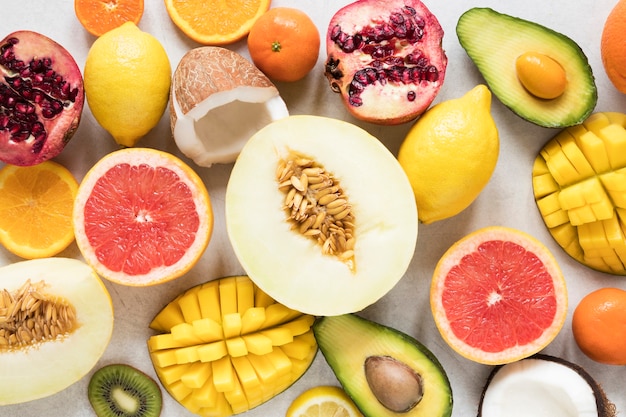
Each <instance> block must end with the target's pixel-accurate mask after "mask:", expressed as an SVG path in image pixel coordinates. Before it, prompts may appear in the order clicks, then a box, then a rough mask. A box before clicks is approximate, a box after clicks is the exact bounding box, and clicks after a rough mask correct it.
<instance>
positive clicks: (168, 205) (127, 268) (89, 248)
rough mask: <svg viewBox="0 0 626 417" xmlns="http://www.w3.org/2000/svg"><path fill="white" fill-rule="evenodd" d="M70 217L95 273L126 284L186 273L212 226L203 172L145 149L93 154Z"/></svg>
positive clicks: (159, 281)
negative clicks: (95, 157) (98, 157)
mask: <svg viewBox="0 0 626 417" xmlns="http://www.w3.org/2000/svg"><path fill="white" fill-rule="evenodd" d="M73 218H74V229H75V231H74V232H75V234H76V243H77V245H78V248H79V249H80V251H81V253H82V255H83V257H84V258H85V261H86V262H87V263H88V264H90V265H91V266H92V267H93V268H94V269H95V270H96V271H97V272H98V273H99V274H100V276H102V277H104V278H106V279H108V280H110V281H112V282H116V283H118V284H123V285H130V286H145V285H154V284H159V283H163V282H166V281H169V280H172V279H174V278H178V277H180V276H181V275H183V274H185V273H186V272H187V271H189V270H190V269H191V268H192V267H193V266H194V265H195V264H196V263H197V261H198V260H199V258H200V256H201V255H202V254H203V253H204V251H205V249H206V247H207V245H208V243H209V239H210V237H211V233H212V231H213V211H212V207H211V201H210V198H209V194H208V191H207V189H206V187H205V185H204V183H203V182H202V179H201V178H200V177H199V176H198V175H197V174H196V173H195V171H193V170H192V169H191V168H190V167H189V166H188V165H187V164H185V163H184V162H183V161H182V160H180V159H179V158H177V157H175V156H174V155H171V154H169V153H167V152H163V151H158V150H154V149H147V148H126V149H122V150H119V151H115V152H112V153H110V154H108V155H106V156H105V157H103V158H102V159H101V160H100V161H98V162H97V163H96V164H95V165H94V166H93V167H92V168H91V169H90V170H89V172H87V174H86V175H85V178H84V179H83V180H82V181H81V183H80V186H79V187H78V193H77V196H76V202H75V205H74V214H73Z"/></svg>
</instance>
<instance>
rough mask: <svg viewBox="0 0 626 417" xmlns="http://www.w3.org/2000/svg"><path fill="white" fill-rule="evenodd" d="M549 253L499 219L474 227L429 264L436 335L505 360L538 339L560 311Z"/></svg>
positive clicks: (555, 325) (541, 343) (563, 293)
mask: <svg viewBox="0 0 626 417" xmlns="http://www.w3.org/2000/svg"><path fill="white" fill-rule="evenodd" d="M567 301H568V297H567V288H566V284H565V279H564V278H563V275H562V273H561V269H560V267H559V266H558V264H557V262H556V260H555V259H554V257H553V256H552V254H551V253H550V251H549V250H548V248H546V247H545V246H544V245H543V244H542V243H541V242H539V241H538V240H537V239H535V238H534V237H532V236H530V235H528V234H526V233H524V232H521V231H518V230H515V229H510V228H506V227H499V226H492V227H486V228H483V229H480V230H477V231H475V232H473V233H471V234H469V235H467V236H466V237H464V238H462V239H461V240H459V241H458V242H456V243H455V244H454V245H452V246H451V247H450V248H449V249H448V250H447V251H446V253H445V254H444V255H443V256H442V257H441V259H440V260H439V263H438V264H437V266H436V268H435V272H434V275H433V280H432V283H431V289H430V303H431V310H432V313H433V317H434V319H435V324H436V325H437V328H438V329H439V332H440V333H441V335H442V337H443V338H444V340H445V341H446V342H447V343H448V344H449V345H450V347H451V348H452V349H453V350H455V351H456V352H457V353H459V354H460V355H461V356H463V357H465V358H467V359H470V360H473V361H475V362H479V363H483V364H488V365H497V364H505V363H510V362H513V361H516V360H519V359H522V358H525V357H528V356H530V355H532V354H534V353H537V352H539V351H540V350H542V349H543V348H544V347H546V346H547V345H548V344H549V343H550V342H552V340H553V339H554V338H555V337H556V336H557V334H558V333H559V331H560V330H561V328H562V327H563V324H564V323H565V318H566V316H567Z"/></svg>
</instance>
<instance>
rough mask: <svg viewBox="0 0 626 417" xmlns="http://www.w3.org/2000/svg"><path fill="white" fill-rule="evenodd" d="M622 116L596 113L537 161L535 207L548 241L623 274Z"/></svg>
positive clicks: (625, 185)
mask: <svg viewBox="0 0 626 417" xmlns="http://www.w3.org/2000/svg"><path fill="white" fill-rule="evenodd" d="M625 155H626V115H624V114H622V113H616V112H600V113H594V114H592V115H591V116H589V117H588V118H587V119H585V121H584V122H583V123H582V124H580V125H577V126H574V127H570V128H566V129H564V130H562V131H561V132H559V133H558V134H557V135H555V136H554V137H553V138H552V139H551V140H550V141H548V143H546V144H545V145H544V147H543V149H542V150H541V151H540V152H539V155H537V157H536V158H535V162H534V165H533V171H532V181H533V193H534V197H535V201H536V202H537V207H538V209H539V211H540V213H541V216H542V217H543V220H544V223H545V225H546V227H547V228H548V230H549V231H550V234H551V235H552V237H553V238H554V239H555V240H556V241H557V243H558V244H559V245H560V246H561V247H562V248H563V249H564V250H565V252H567V254H569V255H570V256H571V257H572V258H574V259H576V260H577V261H579V262H580V263H582V264H584V265H587V266H589V267H590V268H593V269H596V270H599V271H602V272H606V273H610V274H615V275H626V232H625V230H626V156H625Z"/></svg>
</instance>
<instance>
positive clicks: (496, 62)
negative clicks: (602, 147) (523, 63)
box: [456, 8, 598, 127]
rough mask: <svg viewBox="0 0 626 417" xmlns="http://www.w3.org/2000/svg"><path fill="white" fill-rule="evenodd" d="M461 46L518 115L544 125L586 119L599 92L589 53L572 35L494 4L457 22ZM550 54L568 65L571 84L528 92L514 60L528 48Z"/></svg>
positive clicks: (561, 63) (492, 87)
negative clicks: (551, 91)
mask: <svg viewBox="0 0 626 417" xmlns="http://www.w3.org/2000/svg"><path fill="white" fill-rule="evenodd" d="M456 32H457V35H458V38H459V41H460V43H461V46H462V47H463V48H464V49H465V50H466V52H467V53H468V55H469V56H470V58H471V59H472V61H473V62H474V63H475V65H476V66H477V68H478V70H479V71H480V72H481V74H482V75H483V77H484V78H485V81H486V82H487V84H488V85H489V88H490V89H491V91H492V92H493V94H494V95H495V96H496V97H497V98H498V99H499V100H500V101H502V103H503V104H505V105H506V106H507V107H509V108H510V109H511V110H512V111H513V112H515V113H516V114H517V115H518V116H520V117H522V118H524V119H526V120H528V121H530V122H532V123H535V124H537V125H539V126H544V127H565V126H572V125H576V124H578V123H580V122H582V121H583V120H584V119H585V118H586V117H588V116H589V115H590V114H591V112H592V111H593V109H594V107H595V105H596V102H597V99H598V96H597V89H596V85H595V80H594V77H593V74H592V70H591V67H590V65H589V63H588V60H587V57H586V56H585V54H584V53H583V51H582V50H581V49H580V47H579V46H578V45H577V44H576V43H575V42H574V41H573V40H571V39H570V38H568V37H567V36H565V35H563V34H560V33H557V32H555V31H554V30H551V29H549V28H546V27H544V26H541V25H539V24H537V23H534V22H529V21H526V20H523V19H520V18H517V17H513V16H508V15H505V14H501V13H498V12H496V11H494V10H492V9H489V8H472V9H470V10H468V11H466V12H465V13H464V14H463V15H461V17H460V18H459V21H458V23H457V27H456ZM527 52H531V53H534V54H542V55H545V56H547V57H549V58H551V59H553V60H554V61H556V62H557V63H558V64H559V65H561V66H562V67H563V70H564V71H565V74H566V78H567V86H566V88H565V90H564V92H563V93H562V94H560V95H558V97H556V98H554V99H550V100H546V99H543V98H539V97H536V96H534V95H533V94H531V93H529V92H528V91H527V90H526V88H525V87H524V85H523V84H522V83H521V82H520V80H519V79H518V74H517V73H516V71H515V62H516V60H517V59H518V57H520V56H521V55H523V54H524V53H527Z"/></svg>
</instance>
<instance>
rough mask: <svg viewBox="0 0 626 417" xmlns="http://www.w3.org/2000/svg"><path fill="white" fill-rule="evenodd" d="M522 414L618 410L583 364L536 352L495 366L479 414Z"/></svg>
mask: <svg viewBox="0 0 626 417" xmlns="http://www.w3.org/2000/svg"><path fill="white" fill-rule="evenodd" d="M593 410H597V413H593ZM520 413H521V414H520ZM522 415H524V416H527V415H528V416H535V417H548V416H557V415H558V416H568V417H569V416H571V417H577V416H583V415H584V416H596V415H597V416H598V417H615V416H616V409H615V405H614V404H613V403H611V402H610V401H609V400H608V398H607V397H606V394H605V393H604V391H603V390H602V387H600V385H599V384H598V383H597V382H596V381H595V380H594V379H593V378H592V377H591V375H589V373H588V372H587V371H586V370H585V369H583V368H582V367H581V366H579V365H576V364H574V363H572V362H569V361H567V360H565V359H562V358H558V357H554V356H550V355H544V354H535V355H533V356H530V357H528V358H526V359H522V360H519V361H517V362H513V363H510V364H506V365H500V366H497V367H495V368H494V369H493V370H492V372H491V373H490V375H489V377H488V378H487V383H486V384H485V387H484V389H483V392H482V395H481V399H480V403H479V406H478V417H493V416H509V417H515V416H522Z"/></svg>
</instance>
